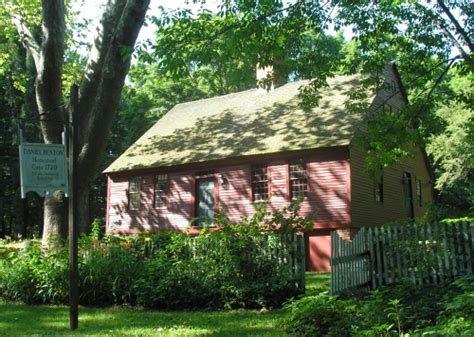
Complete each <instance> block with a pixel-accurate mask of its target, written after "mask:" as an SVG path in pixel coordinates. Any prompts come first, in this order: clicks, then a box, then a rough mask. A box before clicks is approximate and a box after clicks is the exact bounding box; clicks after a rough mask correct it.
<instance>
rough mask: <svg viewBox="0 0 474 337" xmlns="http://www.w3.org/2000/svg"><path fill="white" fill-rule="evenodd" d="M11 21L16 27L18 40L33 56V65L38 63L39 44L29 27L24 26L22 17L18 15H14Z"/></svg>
mask: <svg viewBox="0 0 474 337" xmlns="http://www.w3.org/2000/svg"><path fill="white" fill-rule="evenodd" d="M12 22H13V24H14V25H15V27H16V30H17V32H18V35H19V36H20V41H21V43H22V44H23V46H24V47H25V49H26V50H28V52H30V54H31V56H32V57H33V60H34V63H35V67H37V65H38V64H39V59H40V44H39V43H38V41H36V39H35V37H34V36H33V34H32V33H31V31H30V29H29V28H28V27H27V26H26V24H25V22H24V20H23V18H22V17H21V16H20V15H14V16H13V17H12Z"/></svg>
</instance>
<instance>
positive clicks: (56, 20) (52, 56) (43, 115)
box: [35, 0, 65, 143]
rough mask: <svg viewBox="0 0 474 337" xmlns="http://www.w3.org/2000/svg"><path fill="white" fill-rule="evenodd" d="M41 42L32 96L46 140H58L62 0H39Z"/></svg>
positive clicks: (59, 127)
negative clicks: (40, 6) (41, 18)
mask: <svg viewBox="0 0 474 337" xmlns="http://www.w3.org/2000/svg"><path fill="white" fill-rule="evenodd" d="M41 3H42V16H43V24H42V27H41V28H42V29H41V30H42V32H41V34H42V43H41V48H40V54H39V60H38V64H37V65H36V71H37V76H36V82H35V89H36V100H37V104H38V110H39V113H40V121H41V130H42V133H43V138H44V141H45V142H46V143H60V142H61V131H62V130H63V119H64V116H63V111H62V106H63V97H62V69H63V63H64V32H65V22H64V17H65V8H64V2H63V1H62V0H42V1H41Z"/></svg>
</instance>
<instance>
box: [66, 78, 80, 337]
mask: <svg viewBox="0 0 474 337" xmlns="http://www.w3.org/2000/svg"><path fill="white" fill-rule="evenodd" d="M78 91H79V88H78V86H77V85H73V86H72V87H71V103H70V110H69V128H68V129H69V132H68V146H69V217H68V219H69V326H70V328H71V330H76V329H77V326H78V316H79V311H78V302H79V289H78V283H79V277H78V263H77V262H78V261H77V234H78V233H77V198H76V191H77V155H78V153H77V151H78V144H77V143H78V142H77V128H76V127H77V124H76V121H77V111H76V109H77V102H78Z"/></svg>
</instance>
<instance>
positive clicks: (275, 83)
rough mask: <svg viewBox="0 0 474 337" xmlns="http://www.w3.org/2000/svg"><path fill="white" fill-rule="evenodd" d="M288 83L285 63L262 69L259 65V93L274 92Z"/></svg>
mask: <svg viewBox="0 0 474 337" xmlns="http://www.w3.org/2000/svg"><path fill="white" fill-rule="evenodd" d="M286 82H287V77H286V72H285V62H284V61H282V60H279V61H276V62H274V64H273V65H268V66H264V67H261V66H260V64H257V88H258V91H272V90H274V89H275V88H278V87H280V86H282V85H284V84H286Z"/></svg>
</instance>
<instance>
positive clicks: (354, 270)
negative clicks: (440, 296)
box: [331, 221, 474, 294]
mask: <svg viewBox="0 0 474 337" xmlns="http://www.w3.org/2000/svg"><path fill="white" fill-rule="evenodd" d="M331 241H332V257H331V270H332V273H331V293H333V294H338V293H344V292H357V291H365V290H368V289H375V288H377V287H379V286H383V285H388V284H391V283H394V282H399V281H402V280H411V282H413V283H414V284H437V283H445V282H447V281H450V280H452V279H453V278H455V277H457V276H461V275H465V274H472V272H473V270H474V260H473V257H474V223H469V222H463V221H459V222H456V223H450V224H447V223H432V224H424V225H418V224H414V223H409V224H406V225H402V226H391V227H389V226H383V227H363V228H361V229H360V230H359V232H358V233H357V234H356V235H355V236H354V237H353V238H352V240H350V241H347V240H343V239H342V238H341V237H339V235H338V234H337V233H336V232H335V231H334V232H332V234H331Z"/></svg>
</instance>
